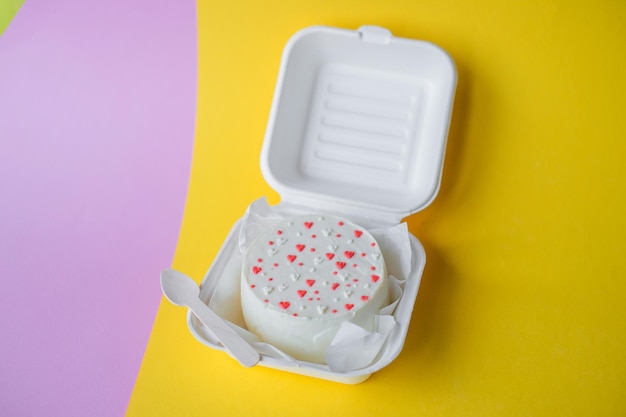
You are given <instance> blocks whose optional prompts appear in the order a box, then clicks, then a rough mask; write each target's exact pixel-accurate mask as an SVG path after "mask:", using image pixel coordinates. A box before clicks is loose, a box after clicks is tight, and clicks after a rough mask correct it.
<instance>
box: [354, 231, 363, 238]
mask: <svg viewBox="0 0 626 417" xmlns="http://www.w3.org/2000/svg"><path fill="white" fill-rule="evenodd" d="M362 234H363V232H362V231H360V230H355V231H354V236H356V237H361V235H362Z"/></svg>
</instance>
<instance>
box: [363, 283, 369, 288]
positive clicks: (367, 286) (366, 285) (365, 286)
mask: <svg viewBox="0 0 626 417" xmlns="http://www.w3.org/2000/svg"><path fill="white" fill-rule="evenodd" d="M369 287H371V285H370V284H365V285H364V286H363V288H365V289H368V288H369Z"/></svg>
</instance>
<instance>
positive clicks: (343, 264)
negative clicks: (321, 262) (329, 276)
mask: <svg viewBox="0 0 626 417" xmlns="http://www.w3.org/2000/svg"><path fill="white" fill-rule="evenodd" d="M335 265H337V268H339V269H343V268H345V266H346V263H345V262H337V263H335Z"/></svg>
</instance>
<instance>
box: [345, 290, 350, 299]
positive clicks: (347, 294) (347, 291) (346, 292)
mask: <svg viewBox="0 0 626 417" xmlns="http://www.w3.org/2000/svg"><path fill="white" fill-rule="evenodd" d="M351 295H352V291H350V290H345V291H344V292H343V296H344V297H346V298H347V297H350V296H351Z"/></svg>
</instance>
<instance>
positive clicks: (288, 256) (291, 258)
mask: <svg viewBox="0 0 626 417" xmlns="http://www.w3.org/2000/svg"><path fill="white" fill-rule="evenodd" d="M287 259H288V260H289V262H293V261H295V260H296V255H287Z"/></svg>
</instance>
